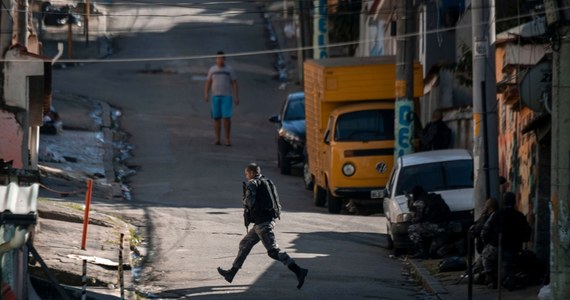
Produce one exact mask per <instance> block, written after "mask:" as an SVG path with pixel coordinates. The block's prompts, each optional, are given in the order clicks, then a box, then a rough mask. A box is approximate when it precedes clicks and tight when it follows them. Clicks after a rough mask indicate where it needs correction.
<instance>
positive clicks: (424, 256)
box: [410, 248, 429, 259]
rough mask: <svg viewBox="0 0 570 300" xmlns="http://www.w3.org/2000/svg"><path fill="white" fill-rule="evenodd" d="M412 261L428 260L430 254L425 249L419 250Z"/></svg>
mask: <svg viewBox="0 0 570 300" xmlns="http://www.w3.org/2000/svg"><path fill="white" fill-rule="evenodd" d="M410 258H412V259H428V258H429V254H428V252H427V250H426V249H425V248H418V251H417V252H416V253H414V255H412V256H410Z"/></svg>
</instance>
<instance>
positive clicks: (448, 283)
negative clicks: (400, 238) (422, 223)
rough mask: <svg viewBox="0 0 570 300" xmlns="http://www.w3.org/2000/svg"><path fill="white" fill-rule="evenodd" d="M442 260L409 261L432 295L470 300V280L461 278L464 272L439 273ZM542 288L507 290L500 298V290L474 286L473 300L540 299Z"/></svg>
mask: <svg viewBox="0 0 570 300" xmlns="http://www.w3.org/2000/svg"><path fill="white" fill-rule="evenodd" d="M440 261H441V259H426V260H419V259H408V260H407V263H408V264H409V266H410V268H411V270H412V272H413V277H415V278H416V279H417V280H418V281H419V282H420V283H421V284H422V285H423V287H424V288H425V289H426V290H427V291H428V292H430V293H433V294H434V295H435V296H437V297H438V298H439V299H442V300H453V299H468V288H469V286H468V279H467V278H463V279H462V280H461V276H462V275H463V274H464V273H465V272H464V271H455V272H439V270H438V264H439V262H440ZM540 288H541V286H529V287H525V288H523V289H516V290H514V291H512V292H509V291H508V290H507V289H504V288H503V289H501V296H500V298H499V290H498V289H489V288H487V286H486V285H475V284H474V285H473V287H472V294H471V295H472V299H476V300H495V299H504V300H511V299H512V300H530V299H538V297H537V295H538V292H539V291H540Z"/></svg>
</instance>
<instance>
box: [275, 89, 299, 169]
mask: <svg viewBox="0 0 570 300" xmlns="http://www.w3.org/2000/svg"><path fill="white" fill-rule="evenodd" d="M269 121H270V122H272V123H276V124H277V138H276V140H277V165H278V167H279V170H280V171H281V174H291V166H292V165H294V164H297V163H302V162H304V148H305V93H303V92H295V93H291V94H289V95H288V96H287V98H286V99H285V101H284V102H283V105H282V106H281V111H280V113H279V114H278V115H274V116H272V117H271V118H269Z"/></svg>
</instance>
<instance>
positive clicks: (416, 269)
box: [406, 259, 450, 300]
mask: <svg viewBox="0 0 570 300" xmlns="http://www.w3.org/2000/svg"><path fill="white" fill-rule="evenodd" d="M406 261H407V262H408V263H409V264H410V267H411V269H412V276H413V277H414V278H415V279H416V280H417V281H418V282H419V283H420V284H421V285H422V286H423V288H424V289H426V290H427V291H428V292H430V293H432V294H433V295H434V296H436V297H437V298H438V299H441V300H447V299H450V295H449V292H448V291H447V289H446V288H445V287H444V286H443V285H442V284H441V282H439V280H438V279H437V278H435V277H434V276H433V275H431V274H430V272H429V271H428V270H427V269H426V268H425V267H424V266H423V265H422V264H421V260H417V259H407V260H406Z"/></svg>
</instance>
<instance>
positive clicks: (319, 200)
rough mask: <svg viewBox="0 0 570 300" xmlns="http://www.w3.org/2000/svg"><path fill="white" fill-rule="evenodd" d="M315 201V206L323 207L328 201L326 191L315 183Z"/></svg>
mask: <svg viewBox="0 0 570 300" xmlns="http://www.w3.org/2000/svg"><path fill="white" fill-rule="evenodd" d="M313 203H315V206H318V207H323V206H325V203H327V198H326V191H325V189H323V188H321V187H320V186H318V185H316V184H315V185H313Z"/></svg>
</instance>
